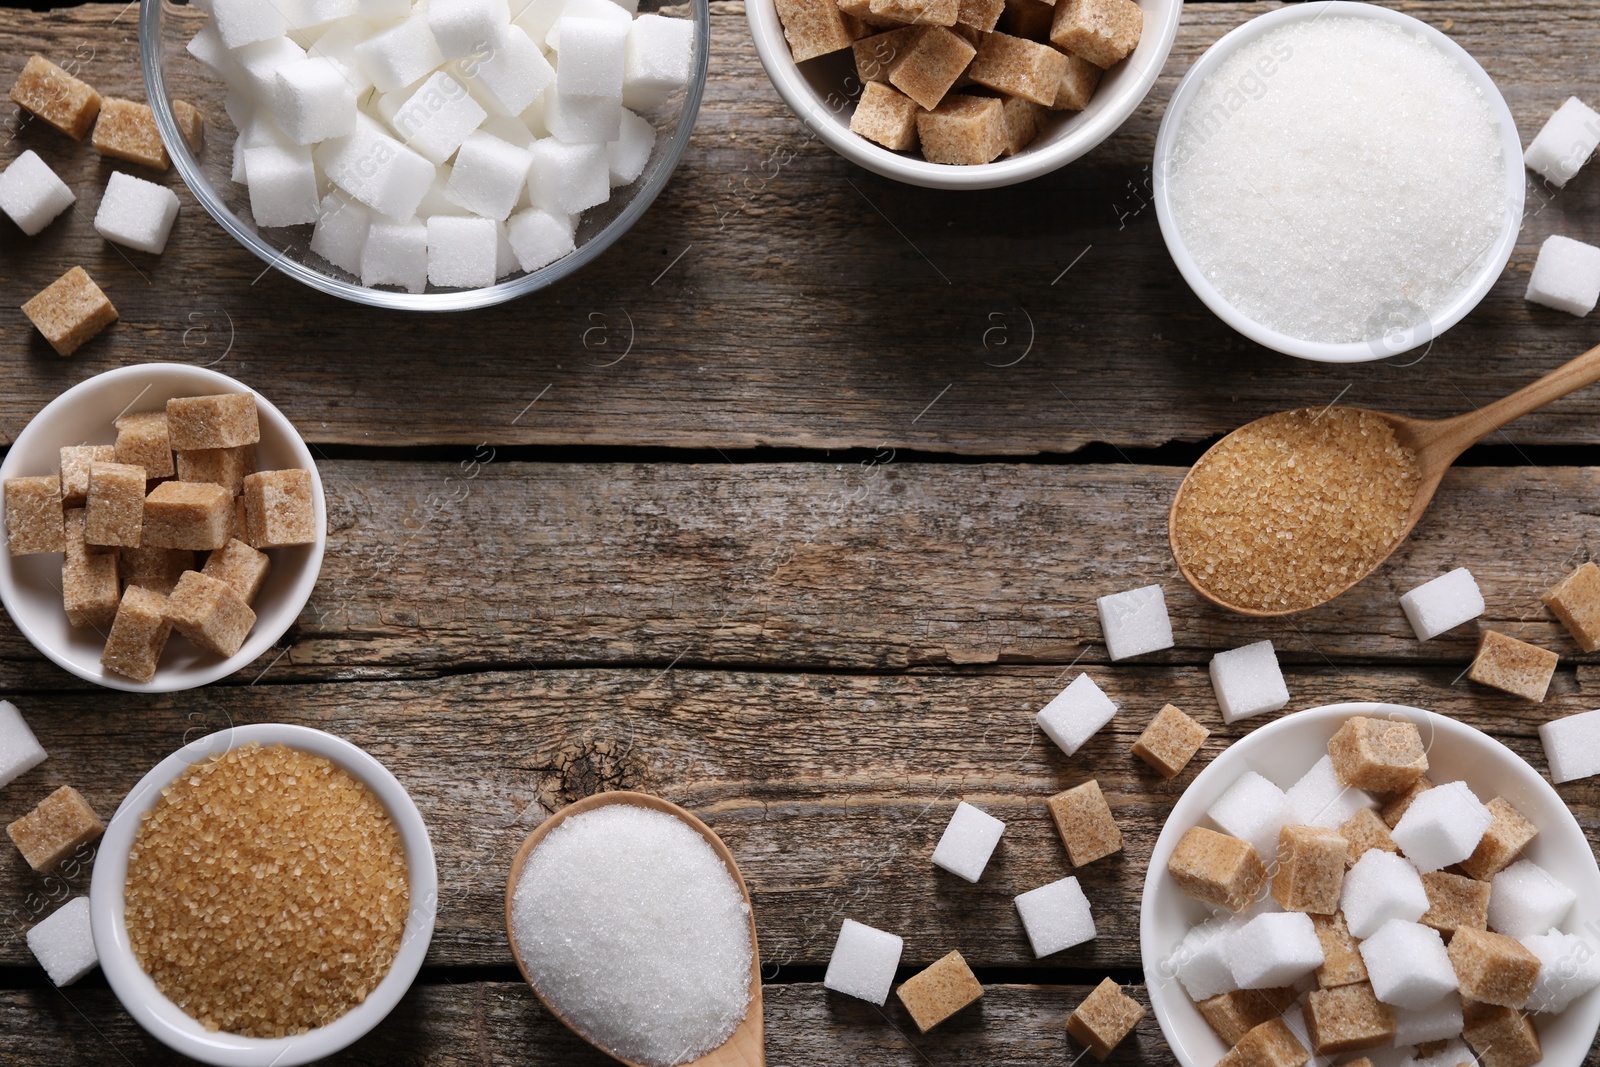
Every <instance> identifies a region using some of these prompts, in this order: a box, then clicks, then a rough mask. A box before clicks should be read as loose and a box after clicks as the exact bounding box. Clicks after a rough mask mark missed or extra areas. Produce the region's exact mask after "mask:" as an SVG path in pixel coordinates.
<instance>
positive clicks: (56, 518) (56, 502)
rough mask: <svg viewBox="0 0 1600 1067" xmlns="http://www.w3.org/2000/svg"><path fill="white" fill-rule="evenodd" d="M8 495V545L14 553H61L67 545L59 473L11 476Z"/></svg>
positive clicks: (7, 483)
mask: <svg viewBox="0 0 1600 1067" xmlns="http://www.w3.org/2000/svg"><path fill="white" fill-rule="evenodd" d="M5 498H6V544H7V547H8V548H9V549H10V552H11V555H12V556H32V555H38V554H39V553H43V552H60V551H62V550H63V549H64V548H65V546H66V540H65V536H66V535H65V530H64V527H63V526H62V521H63V520H62V510H61V479H60V478H59V477H58V476H55V475H49V474H46V475H41V476H39V477H33V478H7V479H6V483H5Z"/></svg>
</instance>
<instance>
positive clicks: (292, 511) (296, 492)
mask: <svg viewBox="0 0 1600 1067" xmlns="http://www.w3.org/2000/svg"><path fill="white" fill-rule="evenodd" d="M244 515H245V522H246V523H247V524H248V527H249V532H250V536H249V537H247V538H245V539H244V540H245V542H246V543H247V544H250V545H254V546H255V547H256V548H286V547H288V546H289V545H309V544H311V543H312V542H314V541H315V540H316V539H317V517H316V507H315V503H314V501H313V499H312V496H311V474H310V472H308V471H302V470H287V471H263V472H262V473H260V474H252V475H250V476H249V477H247V478H246V479H245V480H244Z"/></svg>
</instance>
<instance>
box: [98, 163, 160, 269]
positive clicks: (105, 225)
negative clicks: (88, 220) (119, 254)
mask: <svg viewBox="0 0 1600 1067" xmlns="http://www.w3.org/2000/svg"><path fill="white" fill-rule="evenodd" d="M177 218H178V194H177V193H174V192H173V191H172V190H171V189H168V188H167V187H166V186H164V185H157V184H156V183H155V182H147V181H145V180H144V179H143V178H135V177H134V176H133V175H131V174H124V173H123V172H122V171H120V170H119V171H113V172H112V174H111V180H110V181H108V182H106V192H105V195H104V196H103V197H101V198H100V209H99V210H98V211H96V212H95V215H94V228H95V232H96V233H98V234H99V235H100V236H101V237H104V238H105V239H106V240H108V241H115V242H116V243H117V244H119V245H124V246H126V247H128V248H136V249H138V250H139V251H141V252H149V253H150V254H151V255H157V256H158V255H160V254H161V253H162V251H163V250H165V249H166V247H167V237H168V235H169V234H171V233H172V224H173V223H174V222H175V221H177Z"/></svg>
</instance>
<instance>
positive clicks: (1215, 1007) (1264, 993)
mask: <svg viewBox="0 0 1600 1067" xmlns="http://www.w3.org/2000/svg"><path fill="white" fill-rule="evenodd" d="M1297 999H1298V994H1296V993H1295V991H1294V990H1293V989H1289V988H1284V989H1235V990H1233V991H1232V992H1231V993H1219V994H1217V995H1216V996H1214V997H1211V998H1209V999H1207V1000H1202V1001H1201V1002H1200V1003H1199V1004H1197V1005H1195V1006H1196V1007H1197V1008H1199V1009H1200V1014H1201V1016H1202V1017H1203V1018H1204V1019H1205V1021H1206V1023H1207V1024H1208V1025H1209V1026H1210V1027H1211V1029H1212V1030H1213V1031H1215V1033H1216V1035H1217V1036H1218V1037H1219V1038H1221V1039H1222V1043H1223V1044H1224V1045H1227V1046H1229V1047H1230V1048H1231V1047H1232V1046H1234V1045H1236V1044H1238V1043H1239V1041H1240V1039H1241V1038H1243V1037H1244V1035H1245V1034H1248V1033H1249V1032H1250V1031H1251V1030H1254V1029H1255V1028H1256V1027H1258V1026H1260V1025H1261V1024H1262V1023H1264V1022H1267V1021H1268V1020H1269V1019H1276V1018H1278V1017H1279V1016H1281V1015H1282V1014H1283V1013H1284V1012H1286V1011H1288V1010H1289V1008H1290V1007H1292V1006H1293V1005H1294V1002H1295V1001H1296V1000H1297Z"/></svg>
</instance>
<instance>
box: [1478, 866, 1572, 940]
mask: <svg viewBox="0 0 1600 1067" xmlns="http://www.w3.org/2000/svg"><path fill="white" fill-rule="evenodd" d="M1489 885H1490V889H1489V929H1491V930H1493V931H1495V932H1496V933H1501V934H1505V935H1506V936H1507V937H1531V936H1533V935H1534V934H1539V933H1544V932H1546V931H1548V930H1549V929H1550V928H1551V927H1553V926H1560V925H1561V920H1563V919H1565V918H1566V917H1567V912H1569V911H1571V910H1572V905H1573V902H1574V901H1576V900H1577V899H1578V896H1577V894H1576V893H1574V892H1573V891H1572V890H1571V889H1569V888H1567V887H1566V886H1565V885H1563V884H1561V882H1559V881H1557V880H1556V877H1555V875H1553V874H1551V873H1550V872H1549V871H1547V870H1545V869H1544V868H1543V867H1541V866H1539V865H1538V864H1537V863H1534V862H1533V861H1532V860H1518V861H1517V862H1516V863H1513V864H1512V865H1511V866H1509V867H1507V868H1506V869H1505V870H1503V871H1501V872H1500V873H1499V874H1497V875H1495V876H1494V878H1492V879H1491V880H1490V882H1489Z"/></svg>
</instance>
